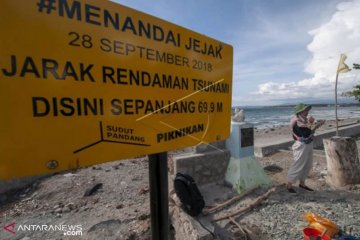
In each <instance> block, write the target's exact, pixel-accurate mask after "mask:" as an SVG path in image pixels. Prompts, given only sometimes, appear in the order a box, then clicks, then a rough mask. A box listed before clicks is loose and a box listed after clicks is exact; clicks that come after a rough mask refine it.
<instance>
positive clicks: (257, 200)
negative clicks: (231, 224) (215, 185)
mask: <svg viewBox="0 0 360 240" xmlns="http://www.w3.org/2000/svg"><path fill="white" fill-rule="evenodd" d="M275 190H276V187H274V188H272V189H270V190H269V191H267V192H266V193H265V194H264V195H262V196H260V197H258V198H257V199H256V200H255V202H254V203H252V204H250V206H248V207H245V208H242V209H240V210H238V211H236V212H234V213H230V214H227V215H225V216H223V217H219V218H215V219H214V220H213V222H218V221H220V220H224V219H226V218H229V217H233V216H236V215H239V214H241V213H244V212H246V211H248V210H251V209H253V208H254V207H256V206H258V205H260V204H261V203H262V202H263V201H264V200H265V199H267V198H268V197H269V196H270V194H271V193H273V192H275Z"/></svg>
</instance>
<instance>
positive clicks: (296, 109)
mask: <svg viewBox="0 0 360 240" xmlns="http://www.w3.org/2000/svg"><path fill="white" fill-rule="evenodd" d="M310 109H311V106H310V105H306V104H303V103H300V104H298V105H296V106H295V107H294V112H295V114H298V113H301V112H303V111H305V110H310Z"/></svg>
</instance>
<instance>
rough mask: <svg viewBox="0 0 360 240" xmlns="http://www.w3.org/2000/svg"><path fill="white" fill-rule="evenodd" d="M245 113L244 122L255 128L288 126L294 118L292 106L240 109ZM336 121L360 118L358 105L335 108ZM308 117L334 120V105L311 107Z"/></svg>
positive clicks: (359, 106)
mask: <svg viewBox="0 0 360 240" xmlns="http://www.w3.org/2000/svg"><path fill="white" fill-rule="evenodd" d="M240 108H241V109H243V110H244V112H245V121H246V122H250V123H253V124H254V126H255V127H256V128H259V129H262V128H272V127H276V126H283V125H288V124H289V122H290V119H291V118H292V116H294V106H263V107H240ZM337 112H338V119H347V118H360V105H340V106H338V107H337ZM309 115H312V116H313V117H314V118H315V119H316V120H334V119H335V106H334V105H315V106H314V105H313V107H312V109H311V111H310V113H309Z"/></svg>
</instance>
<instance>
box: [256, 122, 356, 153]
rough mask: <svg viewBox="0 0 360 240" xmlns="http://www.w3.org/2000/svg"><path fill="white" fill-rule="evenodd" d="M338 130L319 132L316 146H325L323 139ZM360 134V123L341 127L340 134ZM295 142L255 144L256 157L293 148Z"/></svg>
mask: <svg viewBox="0 0 360 240" xmlns="http://www.w3.org/2000/svg"><path fill="white" fill-rule="evenodd" d="M335 134H336V131H334V130H329V131H326V132H322V133H319V134H316V135H315V140H314V147H315V148H317V147H321V146H323V139H324V138H331V137H333V136H335ZM358 134H360V124H356V125H352V126H347V127H342V128H340V129H339V136H355V135H358ZM293 144H294V141H293V140H291V141H284V142H281V143H276V144H272V145H267V146H261V147H259V146H255V156H256V157H265V156H267V155H270V154H272V153H274V152H276V151H277V150H279V149H289V148H291V146H292V145H293Z"/></svg>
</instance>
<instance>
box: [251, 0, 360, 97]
mask: <svg viewBox="0 0 360 240" xmlns="http://www.w3.org/2000/svg"><path fill="white" fill-rule="evenodd" d="M309 34H310V36H311V37H312V41H311V43H310V44H308V46H307V49H308V51H309V52H310V53H311V58H310V59H309V61H308V62H307V63H306V64H305V69H304V70H305V72H307V73H309V74H311V77H309V78H306V79H302V80H298V81H294V80H293V81H290V82H280V83H279V82H278V81H268V82H265V83H262V84H260V85H258V89H257V91H256V92H253V93H251V94H249V95H248V96H247V97H251V98H254V97H257V98H262V99H264V100H266V101H273V102H274V101H286V100H287V99H296V98H299V99H300V98H314V97H315V98H319V99H321V98H322V99H324V98H328V99H333V98H334V87H335V79H336V69H337V65H338V63H339V59H340V54H341V53H345V54H346V55H347V57H348V58H347V60H346V63H347V64H348V65H349V67H352V64H353V63H359V62H360V44H359V43H360V0H354V1H351V2H343V3H340V4H338V5H337V11H336V12H335V13H334V14H333V15H332V17H331V19H330V20H329V21H328V22H326V23H324V24H322V25H321V26H320V27H318V28H316V29H313V30H311V31H309ZM358 79H359V73H357V72H356V70H353V71H351V72H349V73H342V74H340V75H339V79H338V81H339V83H338V93H341V92H344V91H348V90H350V89H352V87H353V86H354V85H355V84H356V82H357V81H358Z"/></svg>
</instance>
